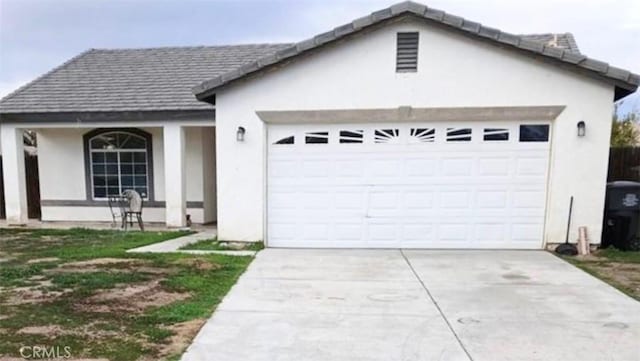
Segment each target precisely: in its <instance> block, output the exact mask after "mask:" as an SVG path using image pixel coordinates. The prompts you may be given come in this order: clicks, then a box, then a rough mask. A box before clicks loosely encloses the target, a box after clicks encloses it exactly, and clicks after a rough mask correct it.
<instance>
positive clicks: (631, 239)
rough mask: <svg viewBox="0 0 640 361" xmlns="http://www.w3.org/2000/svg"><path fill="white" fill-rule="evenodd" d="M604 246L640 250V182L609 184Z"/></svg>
mask: <svg viewBox="0 0 640 361" xmlns="http://www.w3.org/2000/svg"><path fill="white" fill-rule="evenodd" d="M602 246H603V247H608V246H614V247H615V248H617V249H620V250H625V251H640V183H638V182H628V181H618V182H611V183H608V184H607V195H606V200H605V209H604V226H603V227H602Z"/></svg>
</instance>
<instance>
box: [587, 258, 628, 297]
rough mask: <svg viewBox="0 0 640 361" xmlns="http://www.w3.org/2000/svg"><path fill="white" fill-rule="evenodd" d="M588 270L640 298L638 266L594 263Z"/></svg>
mask: <svg viewBox="0 0 640 361" xmlns="http://www.w3.org/2000/svg"><path fill="white" fill-rule="evenodd" d="M589 268H593V269H595V270H596V271H597V272H598V273H600V274H601V275H603V276H604V277H607V278H609V279H611V280H613V281H615V282H616V283H619V284H620V285H623V286H624V287H626V288H628V289H629V290H630V291H631V292H633V293H634V294H635V295H636V296H640V264H637V263H636V264H630V263H618V262H608V263H594V264H590V265H589Z"/></svg>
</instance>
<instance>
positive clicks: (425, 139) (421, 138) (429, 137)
mask: <svg viewBox="0 0 640 361" xmlns="http://www.w3.org/2000/svg"><path fill="white" fill-rule="evenodd" d="M435 139H436V130H435V129H434V128H411V131H410V132H409V143H412V144H416V143H433V142H434V141H435Z"/></svg>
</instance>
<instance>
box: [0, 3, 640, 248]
mask: <svg viewBox="0 0 640 361" xmlns="http://www.w3.org/2000/svg"><path fill="white" fill-rule="evenodd" d="M639 83H640V77H639V76H638V75H636V74H632V73H630V72H629V71H626V70H623V69H619V68H616V67H613V66H610V65H608V64H607V63H604V62H601V61H598V60H594V59H592V58H589V57H587V56H586V55H584V54H582V53H580V51H579V49H578V47H577V45H576V42H575V41H574V39H573V36H572V35H571V34H543V35H513V34H509V33H506V32H502V31H499V30H496V29H493V28H489V27H486V26H483V25H481V24H478V23H475V22H472V21H469V20H466V19H462V18H460V17H457V16H453V15H450V14H447V13H444V12H442V11H439V10H435V9H432V8H429V7H426V6H424V5H421V4H417V3H413V2H403V3H400V4H397V5H394V6H391V7H390V8H386V9H383V10H380V11H377V12H374V13H372V14H371V15H368V16H365V17H363V18H360V19H357V20H355V21H353V22H351V23H348V24H345V25H342V26H339V27H337V28H335V29H333V30H330V31H328V32H326V33H323V34H320V35H318V36H316V37H314V38H311V39H307V40H304V41H302V42H299V43H296V44H264V45H238V46H213V47H181V48H155V49H114V50H95V49H93V50H89V51H87V52H85V53H82V54H80V55H78V56H77V57H75V58H73V59H71V60H69V61H68V62H67V63H65V64H63V65H61V66H60V67H58V68H56V69H54V70H52V71H51V72H49V73H47V74H45V75H43V76H42V77H40V78H38V79H36V80H34V81H33V82H32V83H30V84H28V85H26V86H24V87H23V88H21V89H18V90H17V91H16V92H14V93H13V94H11V95H9V96H7V97H6V98H4V99H3V100H2V101H1V102H0V116H1V119H2V123H1V135H2V136H1V138H0V142H1V149H2V156H3V159H4V162H3V170H4V177H5V192H6V208H7V209H6V211H7V218H8V222H9V223H11V224H21V223H24V222H25V221H26V200H25V189H24V178H25V175H24V167H23V166H22V145H21V135H20V132H21V130H22V129H31V130H34V131H35V132H37V135H38V147H39V149H38V154H39V172H40V188H41V189H40V191H41V198H42V200H41V205H42V219H43V220H45V221H100V220H109V219H110V213H109V210H108V208H107V205H106V201H105V197H106V196H108V195H110V194H117V193H119V192H121V191H122V190H123V189H128V188H133V189H136V190H138V191H139V192H140V193H142V194H143V195H144V197H145V198H146V209H145V219H146V221H153V222H166V225H167V226H169V227H180V226H184V225H185V218H186V215H187V214H188V215H190V216H191V219H192V220H193V221H194V222H200V223H205V222H217V227H218V233H219V237H220V238H221V239H235V240H265V241H266V243H267V245H268V246H272V247H370V248H376V247H414V248H525V249H539V248H542V247H543V246H544V245H545V244H546V243H556V242H561V241H564V238H565V233H566V231H567V229H566V227H567V217H568V213H569V200H570V197H572V196H573V197H574V200H575V201H574V207H573V219H572V223H571V224H572V226H571V230H570V231H571V233H570V234H571V235H570V237H571V239H575V238H576V237H577V227H579V226H586V227H587V229H588V232H589V235H590V238H591V241H592V242H594V243H598V242H599V235H600V233H601V226H602V219H603V215H602V209H603V205H604V192H605V183H606V175H607V161H608V149H609V136H610V132H611V114H612V111H613V102H614V101H615V100H617V99H621V98H623V97H625V96H627V95H628V94H630V93H632V92H634V91H635V90H636V89H637V88H638V84H639Z"/></svg>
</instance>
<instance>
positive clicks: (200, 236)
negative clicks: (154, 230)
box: [127, 230, 256, 256]
mask: <svg viewBox="0 0 640 361" xmlns="http://www.w3.org/2000/svg"><path fill="white" fill-rule="evenodd" d="M216 236H217V232H216V231H215V230H204V231H202V232H197V233H194V234H190V235H187V236H183V237H178V238H174V239H170V240H168V241H164V242H159V243H154V244H150V245H148V246H144V247H138V248H133V249H130V250H128V251H127V252H128V253H170V252H178V253H189V254H224V255H227V256H254V255H255V254H256V251H242V250H239V251H234V250H229V251H223V250H220V251H217V250H206V251H205V250H186V249H185V250H182V249H180V248H182V247H184V246H187V245H190V244H193V243H196V242H199V241H203V240H207V239H214V238H216Z"/></svg>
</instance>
